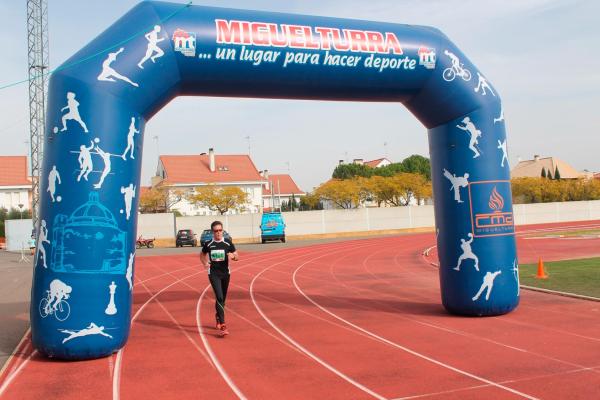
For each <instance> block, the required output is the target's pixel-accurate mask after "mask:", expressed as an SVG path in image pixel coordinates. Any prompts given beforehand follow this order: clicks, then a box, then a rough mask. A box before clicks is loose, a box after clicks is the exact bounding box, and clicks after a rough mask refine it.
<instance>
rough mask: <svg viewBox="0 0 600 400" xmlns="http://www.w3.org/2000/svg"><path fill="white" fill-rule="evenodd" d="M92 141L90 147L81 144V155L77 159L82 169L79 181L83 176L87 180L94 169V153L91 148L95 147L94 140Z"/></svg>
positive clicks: (78, 177)
mask: <svg viewBox="0 0 600 400" xmlns="http://www.w3.org/2000/svg"><path fill="white" fill-rule="evenodd" d="M90 143H91V146H90V147H86V146H85V145H84V144H82V145H81V146H79V150H80V151H79V157H77V161H79V167H80V168H81V171H80V172H79V176H77V182H79V181H80V180H81V177H82V176H83V179H85V180H86V181H87V180H88V175H89V174H90V172H92V170H93V169H94V164H93V163H92V154H91V153H90V150H92V149H93V148H94V142H93V141H92V142H90Z"/></svg>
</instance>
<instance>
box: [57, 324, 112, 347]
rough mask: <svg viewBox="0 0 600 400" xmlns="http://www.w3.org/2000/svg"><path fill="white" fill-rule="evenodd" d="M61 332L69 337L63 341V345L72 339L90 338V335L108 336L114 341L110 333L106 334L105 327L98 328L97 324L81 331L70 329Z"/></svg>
mask: <svg viewBox="0 0 600 400" xmlns="http://www.w3.org/2000/svg"><path fill="white" fill-rule="evenodd" d="M59 331H61V332H62V333H68V334H69V336H68V337H66V338H64V339H63V341H62V342H63V343H66V342H68V341H69V340H71V339H75V338H77V337H82V336H88V335H102V336H106V337H108V338H110V339H112V338H113V337H112V336H110V335H109V334H108V333H104V327H103V326H98V325H96V324H95V323H93V322H92V323H90V324H89V325H88V326H87V328H84V329H82V330H80V331H72V330H69V329H59Z"/></svg>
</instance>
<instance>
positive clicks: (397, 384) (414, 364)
mask: <svg viewBox="0 0 600 400" xmlns="http://www.w3.org/2000/svg"><path fill="white" fill-rule="evenodd" d="M542 229H543V228H542ZM544 240H545V239H544ZM433 242H434V237H433V234H419V235H408V236H397V237H386V238H377V239H367V240H355V241H348V242H339V243H333V244H327V245H318V246H312V247H308V248H307V247H304V248H295V249H285V250H279V251H275V252H269V253H246V254H242V257H243V259H242V261H240V262H238V263H235V264H234V265H233V268H234V271H233V272H232V285H231V286H230V294H229V296H228V304H227V306H228V313H227V320H228V325H229V327H230V331H231V335H229V336H228V337H227V338H225V339H221V338H218V337H217V336H216V331H215V330H214V329H213V324H214V299H213V297H212V293H211V291H210V290H208V288H209V287H208V279H207V277H206V273H205V272H204V270H202V269H200V267H199V260H198V257H197V256H194V255H182V256H176V257H173V256H154V257H144V258H141V257H140V258H138V260H137V264H136V277H135V278H136V286H135V289H134V321H133V325H132V331H131V336H130V339H129V342H128V344H127V345H126V346H125V348H124V349H123V350H122V351H120V352H118V353H116V354H114V355H113V356H112V357H108V358H103V359H98V360H92V361H84V362H58V361H50V360H47V359H45V358H43V357H41V356H40V355H39V354H37V352H35V351H33V350H32V349H31V345H30V343H29V341H28V339H27V338H25V339H24V340H23V342H22V343H21V344H20V345H19V347H18V352H17V354H16V355H15V357H13V358H12V360H11V361H10V362H9V364H8V366H7V368H6V369H5V371H4V372H3V373H2V376H0V397H1V398H2V399H40V398H50V399H53V400H54V399H74V398H78V399H115V400H116V399H142V398H143V399H146V398H152V399H154V398H161V399H170V398H172V399H177V400H182V399H188V398H189V399H192V398H193V399H203V398H206V399H245V398H248V399H317V398H319V399H373V398H375V399H404V398H423V399H442V398H443V399H481V398H490V399H513V398H515V399H523V398H525V399H534V398H540V399H565V398H569V399H592V398H598V397H599V396H600V394H599V393H600V322H599V321H600V303H597V302H591V301H585V300H578V299H572V298H567V297H562V296H554V295H548V294H543V293H537V292H531V291H521V304H520V306H519V308H517V310H516V311H514V312H512V313H510V314H508V315H504V316H500V317H488V318H463V317H456V316H451V315H449V314H447V313H446V312H445V311H444V309H443V308H442V306H441V304H440V295H439V283H438V271H437V269H436V268H432V266H431V265H430V264H429V262H428V261H427V260H426V259H425V258H424V257H422V255H421V253H422V251H423V249H424V248H426V247H429V246H428V245H431V244H433ZM530 242H536V243H535V246H536V247H535V251H538V252H539V251H542V247H540V246H541V245H540V242H541V240H540V241H537V240H531V241H530ZM568 242H573V241H568ZM582 242H583V241H580V242H578V243H582ZM592 242H595V240H593V241H592ZM519 243H520V242H519ZM532 246H533V244H532ZM532 248H533V247H532ZM522 249H524V248H523V247H520V251H521V250H522ZM597 249H598V247H597V243H596V247H595V248H594V247H593V246H592V247H591V248H590V249H588V251H590V252H593V251H598V250H597ZM525 251H527V250H525ZM568 255H569V254H566V255H565V257H568Z"/></svg>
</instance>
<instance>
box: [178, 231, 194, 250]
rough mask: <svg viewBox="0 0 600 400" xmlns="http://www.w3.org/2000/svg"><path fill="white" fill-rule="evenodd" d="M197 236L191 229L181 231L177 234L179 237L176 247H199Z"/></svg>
mask: <svg viewBox="0 0 600 400" xmlns="http://www.w3.org/2000/svg"><path fill="white" fill-rule="evenodd" d="M196 236H197V235H196V234H195V233H194V231H193V230H191V229H180V230H179V231H178V232H177V237H176V238H175V247H182V246H186V245H187V246H192V247H196V246H198V239H197V238H196Z"/></svg>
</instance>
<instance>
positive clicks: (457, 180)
mask: <svg viewBox="0 0 600 400" xmlns="http://www.w3.org/2000/svg"><path fill="white" fill-rule="evenodd" d="M444 176H445V177H446V178H447V179H448V180H449V181H450V183H452V187H450V190H454V200H456V201H457V202H458V203H463V201H462V200H461V199H460V188H463V187H467V186H469V181H468V178H469V174H468V173H465V174H464V175H463V176H456V175H454V174H451V173H450V172H449V171H448V170H447V169H446V168H444Z"/></svg>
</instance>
